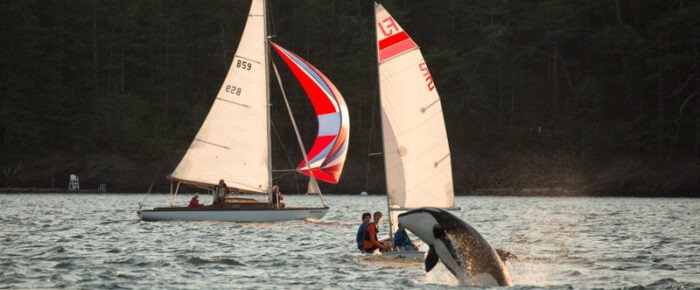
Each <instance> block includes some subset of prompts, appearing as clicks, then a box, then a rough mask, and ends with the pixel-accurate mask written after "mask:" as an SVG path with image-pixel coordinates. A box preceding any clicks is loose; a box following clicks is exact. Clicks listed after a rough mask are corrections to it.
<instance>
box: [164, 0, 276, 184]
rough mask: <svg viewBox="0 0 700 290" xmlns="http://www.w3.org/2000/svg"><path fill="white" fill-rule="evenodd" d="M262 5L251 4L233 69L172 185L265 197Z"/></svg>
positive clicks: (265, 105) (265, 124)
mask: <svg viewBox="0 0 700 290" xmlns="http://www.w3.org/2000/svg"><path fill="white" fill-rule="evenodd" d="M263 13H264V11H263V1H262V0H253V1H252V4H251V7H250V12H249V14H248V20H247V22H246V25H245V29H244V30H243V35H242V37H241V41H240V43H239V44H238V49H237V50H236V54H235V55H234V57H233V61H232V63H231V67H230V68H229V71H228V74H227V75H226V79H225V80H224V83H223V84H222V85H221V88H220V89H219V93H218V94H217V96H216V99H215V100H214V104H213V105H212V107H211V110H210V111H209V114H208V115H207V117H206V119H205V120H204V123H203V124H202V127H201V128H200V129H199V132H197V135H196V136H195V138H194V140H193V141H192V144H191V145H190V147H189V149H188V150H187V152H186V153H185V156H184V157H183V158H182V160H181V161H180V163H179V164H178V166H177V168H175V170H174V171H173V173H172V174H171V175H170V178H171V179H175V180H179V181H182V182H184V183H189V184H193V185H200V186H207V185H215V184H217V183H218V182H219V179H224V180H225V181H226V183H227V184H228V185H229V186H231V187H235V188H239V189H241V190H245V191H251V192H261V193H262V192H267V191H268V188H269V184H270V177H269V161H268V144H267V143H268V137H267V130H268V129H267V123H268V122H267V99H266V89H267V88H266V80H267V75H266V74H267V73H266V67H265V50H266V49H265V41H266V40H265V30H264V17H263Z"/></svg>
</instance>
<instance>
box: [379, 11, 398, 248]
mask: <svg viewBox="0 0 700 290" xmlns="http://www.w3.org/2000/svg"><path fill="white" fill-rule="evenodd" d="M380 6H381V5H380V4H377V2H374V19H375V20H376V19H377V9H378V8H379V7H380ZM377 27H378V25H374V34H375V35H379V32H378V31H377ZM374 46H375V51H376V52H377V88H378V90H377V93H378V94H379V98H378V101H379V104H378V105H379V108H380V109H381V107H382V106H381V104H382V93H381V92H382V83H381V75H380V74H379V62H380V59H379V42H374ZM379 122H380V126H381V127H382V129H381V131H382V152H384V155H385V156H386V142H385V141H384V137H383V136H384V110H383V109H381V110H379ZM387 162H388V161H387V159H386V157H385V158H384V176H385V179H386V178H387V177H388V176H389V169H388V168H389V167H388V166H389V164H388V163H387ZM384 186H385V188H386V207H387V215H388V216H389V240H392V241H393V239H394V232H395V230H396V229H395V228H394V221H395V219H394V218H392V216H391V202H390V197H389V182H388V181H387V182H384ZM396 222H398V221H396Z"/></svg>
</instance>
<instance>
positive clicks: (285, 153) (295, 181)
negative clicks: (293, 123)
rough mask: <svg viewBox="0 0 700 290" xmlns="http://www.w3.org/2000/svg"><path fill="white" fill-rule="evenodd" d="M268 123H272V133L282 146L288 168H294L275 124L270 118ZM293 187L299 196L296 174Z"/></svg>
mask: <svg viewBox="0 0 700 290" xmlns="http://www.w3.org/2000/svg"><path fill="white" fill-rule="evenodd" d="M270 123H272V131H274V132H275V136H277V141H279V143H280V145H282V151H283V152H284V155H285V156H287V161H288V162H289V166H294V163H292V158H291V157H289V152H288V151H287V147H286V146H284V142H282V137H280V133H279V131H278V130H277V126H275V122H274V121H273V120H272V118H270ZM272 172H275V170H272ZM273 179H274V178H273ZM294 186H295V187H296V190H297V194H299V183H298V180H297V176H296V174H295V175H294Z"/></svg>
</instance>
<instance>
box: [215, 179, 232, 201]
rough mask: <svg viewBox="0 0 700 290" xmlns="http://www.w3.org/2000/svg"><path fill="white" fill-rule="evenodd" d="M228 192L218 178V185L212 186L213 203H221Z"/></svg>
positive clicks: (224, 183) (226, 187) (224, 184)
mask: <svg viewBox="0 0 700 290" xmlns="http://www.w3.org/2000/svg"><path fill="white" fill-rule="evenodd" d="M227 194H229V190H228V186H226V182H224V180H223V179H221V180H219V185H217V186H216V187H214V204H219V203H223V202H224V199H226V195H227Z"/></svg>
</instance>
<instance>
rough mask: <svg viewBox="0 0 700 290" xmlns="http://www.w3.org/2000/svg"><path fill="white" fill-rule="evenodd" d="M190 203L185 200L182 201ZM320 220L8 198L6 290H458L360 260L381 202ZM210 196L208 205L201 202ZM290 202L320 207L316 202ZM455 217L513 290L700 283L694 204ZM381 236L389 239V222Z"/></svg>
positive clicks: (415, 267)
mask: <svg viewBox="0 0 700 290" xmlns="http://www.w3.org/2000/svg"><path fill="white" fill-rule="evenodd" d="M189 198H190V196H183V195H180V196H178V198H177V200H176V204H180V205H185V204H187V202H188V201H189ZM325 199H326V203H327V204H328V205H329V206H330V207H331V209H330V211H329V212H328V214H327V215H326V216H325V217H324V218H322V219H321V220H319V221H292V222H275V223H224V222H142V221H139V220H138V218H137V216H136V210H137V208H138V203H139V202H144V204H145V208H151V207H154V206H163V205H167V204H168V202H169V197H168V195H167V194H166V195H161V194H156V195H145V194H140V195H139V194H123V195H120V194H76V195H70V194H69V195H66V194H2V195H0V204H1V208H2V212H1V213H0V243H1V245H0V288H25V289H36V288H54V287H66V288H88V289H102V288H109V289H154V288H158V289H162V288H171V289H180V288H184V289H210V288H250V289H257V288H285V289H286V288H296V289H299V288H308V289H318V288H346V289H347V288H350V289H360V288H362V289H367V288H379V289H399V288H419V289H442V288H453V287H463V286H459V285H458V284H457V281H456V280H455V279H454V277H453V276H452V275H451V274H450V273H449V271H448V270H447V269H446V268H445V267H444V266H442V265H441V264H438V266H436V268H435V269H433V271H431V272H430V273H427V274H426V273H425V271H424V270H423V264H422V263H418V262H414V261H394V260H387V259H382V258H377V257H372V256H364V255H362V254H360V253H359V252H358V251H357V250H356V249H355V242H354V239H355V233H356V231H357V226H358V225H359V222H360V214H361V213H362V212H365V211H367V212H373V211H375V210H381V211H384V212H385V211H386V208H385V206H386V199H385V198H384V197H382V196H365V197H361V196H349V195H341V196H333V195H327V196H325ZM202 200H203V201H207V198H206V197H205V198H203V199H202ZM285 201H286V202H287V203H288V204H295V203H297V204H299V203H301V204H307V205H318V204H319V202H318V199H317V198H316V197H313V196H308V197H302V196H293V195H287V196H285ZM456 203H457V206H459V207H461V208H462V210H461V211H459V212H454V213H455V214H456V215H457V216H459V217H461V218H462V219H464V220H465V221H467V222H468V223H469V224H471V225H472V226H473V227H474V228H476V229H477V230H478V231H479V232H480V233H481V234H482V235H483V236H484V238H486V239H487V240H488V241H489V243H490V244H491V245H492V246H494V247H496V248H501V249H505V250H508V251H510V252H512V253H514V254H515V255H517V256H518V257H519V259H517V260H514V261H509V262H508V263H507V267H508V268H509V271H510V276H511V279H512V281H513V284H514V285H513V286H512V288H517V289H532V288H556V289H559V288H576V289H579V288H580V289H585V288H628V287H629V288H633V287H638V286H642V287H644V288H647V289H649V288H651V289H654V288H664V289H666V288H677V289H698V288H700V199H666V198H586V197H583V198H552V197H457V198H456ZM383 223H384V224H383V225H382V227H380V231H381V232H380V237H385V236H386V229H387V227H388V222H386V219H384V220H383Z"/></svg>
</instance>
